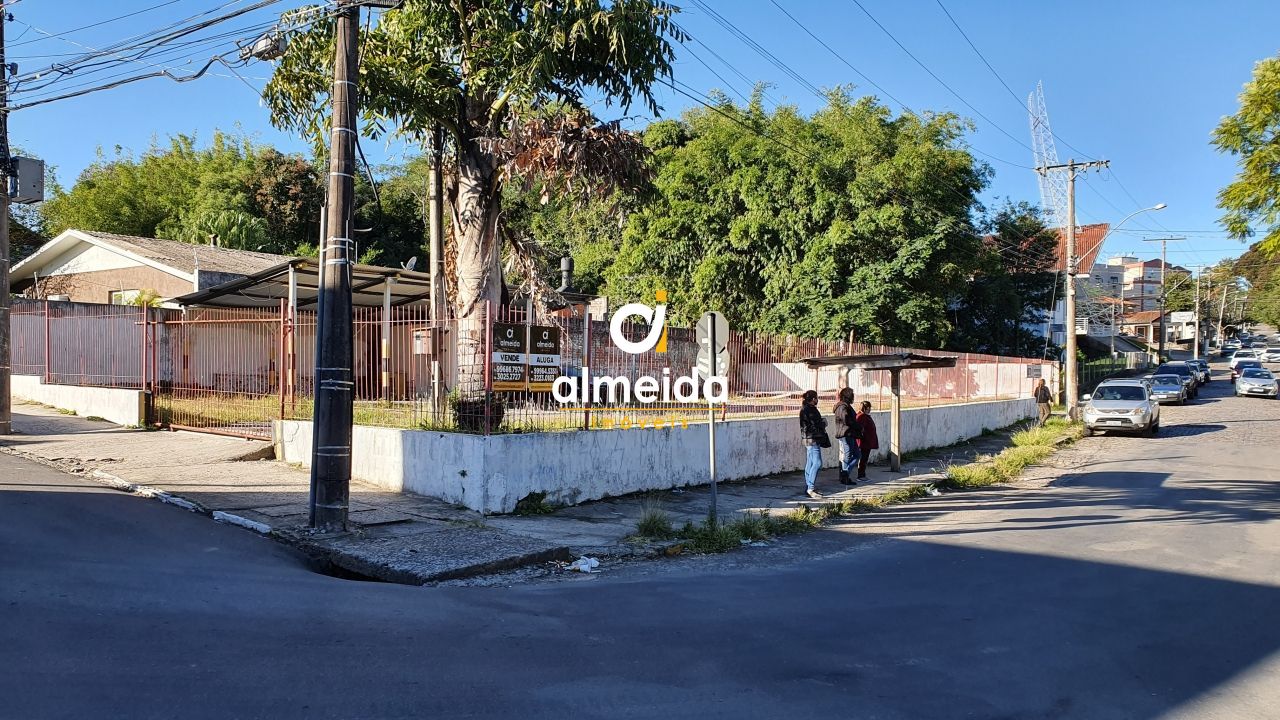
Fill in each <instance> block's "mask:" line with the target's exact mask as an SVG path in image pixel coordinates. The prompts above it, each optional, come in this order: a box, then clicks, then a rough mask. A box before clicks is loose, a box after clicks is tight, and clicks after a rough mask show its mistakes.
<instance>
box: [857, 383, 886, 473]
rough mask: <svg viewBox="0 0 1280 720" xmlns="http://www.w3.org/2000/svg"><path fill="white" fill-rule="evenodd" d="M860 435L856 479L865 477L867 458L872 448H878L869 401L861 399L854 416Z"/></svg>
mask: <svg viewBox="0 0 1280 720" xmlns="http://www.w3.org/2000/svg"><path fill="white" fill-rule="evenodd" d="M854 422H856V423H857V424H858V430H859V431H861V435H860V436H859V437H858V479H859V480H866V479H867V459H868V458H870V457H871V451H872V450H878V449H879V448H880V438H879V437H878V436H877V435H876V421H875V419H873V418H872V417H871V401H870V400H863V401H862V405H860V406H858V414H857V415H856V416H854Z"/></svg>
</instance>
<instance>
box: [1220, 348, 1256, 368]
mask: <svg viewBox="0 0 1280 720" xmlns="http://www.w3.org/2000/svg"><path fill="white" fill-rule="evenodd" d="M1258 359H1260V358H1259V357H1258V353H1257V352H1256V351H1254V350H1246V349H1243V348H1242V349H1240V350H1237V351H1236V352H1235V353H1234V354H1233V355H1232V356H1231V359H1230V360H1228V361H1227V365H1228V366H1229V367H1230V368H1231V369H1232V370H1234V369H1235V367H1236V363H1239V362H1242V361H1245V360H1258Z"/></svg>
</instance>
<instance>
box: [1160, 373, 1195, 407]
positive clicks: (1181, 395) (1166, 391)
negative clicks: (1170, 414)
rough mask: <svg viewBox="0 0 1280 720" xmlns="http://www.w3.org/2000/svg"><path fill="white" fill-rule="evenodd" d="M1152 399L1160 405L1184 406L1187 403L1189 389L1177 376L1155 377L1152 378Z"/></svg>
mask: <svg viewBox="0 0 1280 720" xmlns="http://www.w3.org/2000/svg"><path fill="white" fill-rule="evenodd" d="M1151 399H1152V400H1155V401H1156V402H1158V403H1173V404H1174V405H1184V404H1186V402H1187V388H1186V386H1185V385H1183V384H1182V378H1180V377H1178V376H1177V375H1155V376H1152V378H1151Z"/></svg>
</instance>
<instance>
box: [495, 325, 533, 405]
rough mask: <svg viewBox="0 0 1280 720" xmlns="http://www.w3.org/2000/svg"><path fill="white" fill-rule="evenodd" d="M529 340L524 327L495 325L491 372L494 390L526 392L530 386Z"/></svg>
mask: <svg viewBox="0 0 1280 720" xmlns="http://www.w3.org/2000/svg"><path fill="white" fill-rule="evenodd" d="M528 348H529V338H528V336H527V335H526V334H525V327H524V325H521V324H518V323H494V324H493V357H492V358H491V361H490V367H491V370H490V372H491V373H492V376H493V384H492V387H493V389H494V390H524V389H525V388H527V387H528V386H529V374H528V371H529V358H528Z"/></svg>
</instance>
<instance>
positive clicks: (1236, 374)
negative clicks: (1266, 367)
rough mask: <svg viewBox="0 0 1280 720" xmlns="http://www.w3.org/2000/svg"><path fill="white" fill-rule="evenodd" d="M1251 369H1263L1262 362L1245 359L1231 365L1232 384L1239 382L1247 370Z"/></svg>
mask: <svg viewBox="0 0 1280 720" xmlns="http://www.w3.org/2000/svg"><path fill="white" fill-rule="evenodd" d="M1250 368H1256V369H1259V370H1260V369H1262V361H1261V360H1252V359H1245V360H1240V361H1239V362H1236V363H1233V364H1232V365H1231V382H1237V381H1238V380H1239V379H1240V376H1241V375H1243V374H1244V371H1245V370H1249V369H1250Z"/></svg>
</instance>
